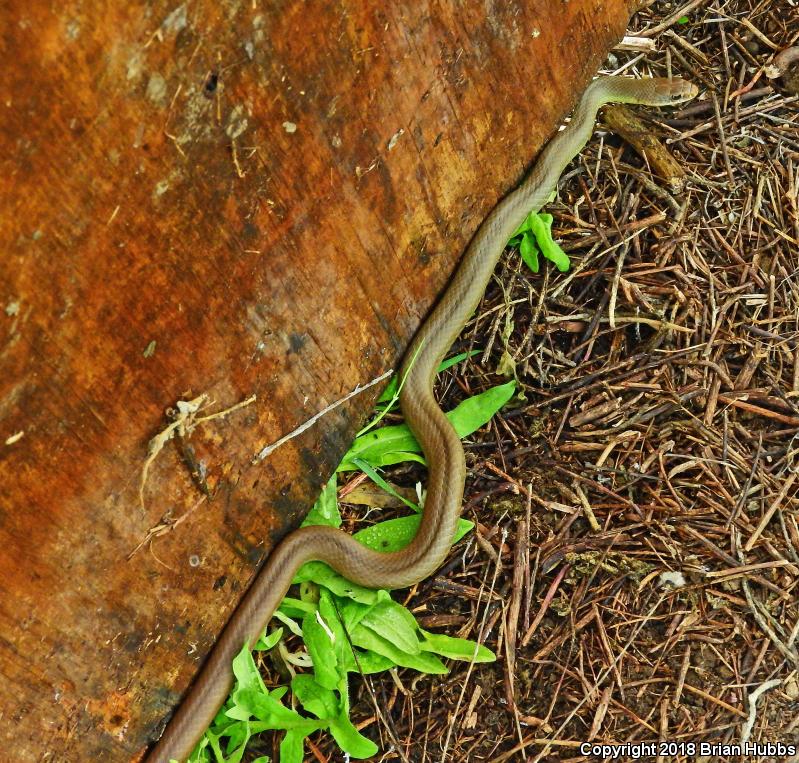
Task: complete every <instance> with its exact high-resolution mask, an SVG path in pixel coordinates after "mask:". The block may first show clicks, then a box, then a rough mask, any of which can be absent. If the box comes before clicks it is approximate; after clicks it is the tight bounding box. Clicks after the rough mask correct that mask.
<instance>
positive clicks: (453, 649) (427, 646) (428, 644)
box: [421, 630, 497, 662]
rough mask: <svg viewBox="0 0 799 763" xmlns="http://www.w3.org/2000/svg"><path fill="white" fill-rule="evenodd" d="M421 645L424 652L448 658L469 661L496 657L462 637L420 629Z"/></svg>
mask: <svg viewBox="0 0 799 763" xmlns="http://www.w3.org/2000/svg"><path fill="white" fill-rule="evenodd" d="M421 634H422V642H421V647H422V649H423V650H424V651H426V652H435V653H436V654H440V655H441V656H442V657H447V658H448V659H450V660H467V661H469V662H494V661H495V660H496V659H497V657H496V655H495V654H494V653H493V652H492V651H491V650H490V649H486V647H484V646H483V645H482V644H477V643H476V642H474V641H468V640H467V639H463V638H453V637H452V636H445V635H444V634H442V633H430V632H428V631H425V630H422V631H421Z"/></svg>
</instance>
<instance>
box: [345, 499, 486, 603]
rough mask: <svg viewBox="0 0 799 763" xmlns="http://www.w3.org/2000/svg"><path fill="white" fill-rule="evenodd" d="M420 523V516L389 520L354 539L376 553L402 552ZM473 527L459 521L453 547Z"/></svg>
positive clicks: (367, 528) (355, 536)
mask: <svg viewBox="0 0 799 763" xmlns="http://www.w3.org/2000/svg"><path fill="white" fill-rule="evenodd" d="M420 522H421V515H420V514H412V515H411V516H408V517H397V518H396V519H387V520H385V521H384V522H378V523H377V524H376V525H372V526H371V527H364V529H363V530H358V532H356V533H353V536H352V537H353V538H355V539H356V540H358V542H359V543H363V545H364V546H368V547H369V548H371V549H374V550H375V551H383V552H384V553H390V552H392V551H401V550H402V549H403V548H405V546H407V545H408V544H409V543H410V542H411V541H412V540H413V539H414V537H416V533H417V531H418V529H419V523H420ZM473 527H474V522H471V521H470V520H468V519H459V520H458V527H457V530H456V532H455V537H454V538H453V540H452V543H453V545H454V544H455V543H457V542H458V541H459V540H460V539H461V538H462V537H463V536H464V535H466V533H468V532H469V531H470V530H471V529H472V528H473ZM367 603H368V602H367Z"/></svg>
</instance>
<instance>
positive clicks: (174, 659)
mask: <svg viewBox="0 0 799 763" xmlns="http://www.w3.org/2000/svg"><path fill="white" fill-rule="evenodd" d="M626 18H627V8H626V6H625V2H624V0H607V1H606V2H599V1H598V0H570V1H569V2H560V3H551V2H548V0H535V2H530V3H524V4H521V3H519V4H517V3H513V2H509V3H492V2H489V3H482V2H476V1H469V2H463V3H457V2H453V1H452V0H445V2H443V3H440V4H434V5H432V6H428V5H427V4H423V3H415V2H408V1H406V2H400V3H388V4H385V3H379V4H372V7H371V8H368V9H367V8H365V7H364V4H359V3H348V2H342V3H325V2H312V3H288V2H283V3H281V2H273V3H258V2H257V1H256V0H252V2H250V1H248V2H238V1H237V0H224V1H223V2H221V3H220V2H216V1H214V2H212V1H211V0H196V1H195V2H192V3H187V4H183V5H175V4H172V3H165V2H154V3H145V2H143V0H133V1H132V2H127V3H118V2H110V0H106V2H96V3H88V4H87V3H70V2H66V3H63V4H49V3H48V4H45V3H28V2H23V0H11V1H10V2H6V3H4V4H3V8H2V10H0V29H2V37H0V50H2V60H3V62H4V66H3V80H4V88H3V97H2V121H0V162H2V173H0V200H1V201H2V217H1V218H0V308H2V309H1V310H0V327H1V328H2V344H0V590H2V595H1V596H0V684H1V685H0V738H2V740H3V743H2V747H3V756H4V757H5V758H8V759H14V760H16V761H34V760H41V759H59V760H108V761H111V760H126V759H129V758H131V757H135V756H137V755H139V754H141V752H142V751H143V749H144V748H145V746H146V745H147V743H148V740H149V739H151V738H152V737H153V736H154V735H155V734H156V731H157V728H158V725H159V723H160V722H161V721H162V719H163V718H164V717H165V716H166V715H167V714H168V713H169V712H170V710H171V709H172V708H173V706H174V705H175V704H176V703H177V702H178V700H179V698H180V696H181V693H182V692H183V691H184V690H185V688H186V686H187V685H188V684H189V682H190V681H191V679H192V676H193V674H194V672H195V670H196V668H197V666H198V664H199V662H200V661H201V660H202V658H203V656H204V655H205V654H206V652H207V651H208V649H209V647H210V646H211V644H212V643H213V641H214V638H215V634H216V633H217V632H218V631H219V630H220V628H221V626H222V624H223V623H224V622H225V620H226V619H227V618H228V616H229V615H230V613H231V611H232V610H233V608H234V607H235V605H236V602H237V600H238V599H239V597H240V595H241V593H242V591H243V590H244V589H245V588H246V586H247V584H248V582H249V581H250V579H251V577H252V575H253V574H254V572H255V571H256V569H257V568H258V565H259V563H260V562H261V560H262V559H263V558H264V555H265V554H266V553H267V552H268V550H269V548H270V547H271V545H272V544H273V542H274V541H275V539H276V538H278V537H279V536H281V535H282V534H283V533H285V532H286V531H287V530H288V529H289V528H290V527H291V526H293V525H294V524H295V523H296V522H297V521H298V520H299V518H300V517H301V516H302V515H303V513H304V512H305V511H306V510H307V508H308V506H309V505H310V504H311V503H312V501H313V499H314V497H315V496H316V494H317V493H318V491H319V488H320V486H321V485H322V484H323V483H324V482H325V480H326V479H327V477H328V475H329V473H330V472H331V470H332V469H333V468H334V466H335V465H336V463H337V461H338V460H339V458H340V457H341V455H342V453H343V451H344V449H345V447H346V445H347V443H348V441H349V440H350V438H351V437H352V435H353V432H354V430H355V428H356V427H357V425H358V423H359V422H360V421H361V419H362V417H363V416H364V414H365V413H366V412H367V411H368V409H369V408H370V406H371V405H372V403H373V400H374V395H375V393H376V391H377V389H378V388H377V387H373V388H372V389H371V390H370V391H368V392H366V393H364V394H362V395H360V396H358V397H355V398H353V399H352V400H351V401H350V402H348V403H347V404H346V405H344V406H341V407H339V408H337V409H336V410H335V411H333V412H331V413H330V414H329V415H327V416H326V417H324V419H322V420H321V421H320V422H319V423H318V424H316V425H315V426H314V427H312V428H311V429H309V430H308V431H307V432H305V433H304V434H303V435H301V436H299V437H297V438H296V439H293V440H291V441H290V442H289V443H287V444H286V445H285V446H283V447H281V448H280V449H278V450H276V451H275V452H274V453H272V454H271V455H270V457H269V458H268V459H266V460H264V461H263V462H258V461H256V460H254V456H255V455H256V454H257V453H258V452H259V451H260V450H261V448H263V447H264V446H265V445H267V444H268V443H270V442H273V441H274V440H276V439H278V438H279V437H280V436H281V435H284V434H285V433H286V432H289V431H290V430H292V429H293V428H294V427H296V426H297V425H299V424H300V423H302V422H303V421H305V420H306V419H308V418H310V417H311V416H312V415H314V414H315V413H316V412H318V411H319V410H321V409H322V408H324V407H325V405H327V404H329V403H331V402H332V401H334V400H336V399H338V398H340V397H342V396H343V395H345V394H346V393H347V392H349V391H350V390H352V389H353V388H354V387H355V386H356V385H357V384H358V383H365V382H368V381H369V380H371V379H373V378H376V377H377V376H379V375H380V374H382V373H383V372H384V371H386V370H387V369H389V368H391V367H392V366H393V365H394V364H395V363H396V361H397V359H398V358H399V357H400V355H401V354H402V351H403V348H404V347H405V345H406V342H407V341H408V339H409V337H410V336H411V335H412V334H413V332H414V330H415V328H416V327H417V326H418V324H419V322H420V320H421V319H422V317H423V316H424V314H425V312H426V311H427V309H428V308H429V306H430V304H431V302H432V300H433V299H434V296H435V294H436V293H437V292H438V291H439V289H440V288H441V287H442V286H443V285H444V283H445V282H446V280H447V278H448V275H449V273H450V272H451V270H452V268H453V266H454V264H455V263H456V262H457V260H458V258H459V256H460V253H461V252H462V250H463V247H464V245H465V243H466V242H467V240H468V239H469V236H470V235H471V233H472V232H473V231H474V229H475V227H476V226H477V225H478V224H479V222H480V220H481V219H482V218H483V216H484V215H485V213H486V212H487V210H488V209H490V207H491V206H492V205H493V204H494V203H495V202H496V200H497V199H498V198H499V197H500V196H501V195H502V194H503V193H504V192H505V191H506V190H507V189H508V188H509V187H510V186H512V185H513V183H514V182H515V181H516V180H517V179H518V178H519V177H520V176H521V174H522V171H523V169H524V168H525V167H526V166H527V165H528V163H529V162H530V159H531V157H532V156H533V155H534V153H535V151H536V149H537V148H538V147H540V146H541V145H542V143H543V142H544V140H545V138H546V136H547V135H548V134H549V133H550V132H551V131H552V129H553V128H554V126H555V125H556V123H557V121H558V120H559V119H560V118H561V117H562V115H563V114H564V113H565V112H566V111H567V109H568V108H569V106H570V105H571V104H572V103H573V102H574V100H575V98H576V97H577V95H578V94H579V92H580V91H581V89H582V88H583V87H584V85H585V84H586V83H587V81H588V79H589V78H590V76H591V74H592V72H593V71H594V70H595V68H596V67H597V65H598V64H599V62H600V61H601V58H602V56H603V55H604V53H605V51H606V49H607V48H608V47H609V46H610V45H611V44H612V43H613V42H614V41H615V40H616V39H617V38H618V37H620V35H621V34H622V33H623V31H624V25H625V21H626ZM201 394H205V395H207V396H208V403H207V406H206V407H205V408H204V409H203V411H202V412H201V414H200V415H204V414H208V413H212V412H214V411H217V410H220V409H222V408H226V407H229V406H231V405H234V404H236V403H238V402H240V401H244V400H246V399H248V398H250V396H252V395H256V396H257V399H256V400H255V401H254V402H252V403H250V404H249V405H247V406H244V407H241V408H240V409H238V410H236V411H233V412H231V413H230V414H229V415H227V416H225V417H220V418H217V419H213V420H209V421H206V422H204V423H200V424H198V425H197V426H196V427H195V428H194V429H193V431H192V432H191V433H190V435H189V436H188V437H187V438H186V440H187V442H188V446H189V447H190V448H191V449H192V450H193V452H194V454H195V459H196V462H197V463H198V464H202V465H204V466H203V467H202V468H204V469H207V476H206V480H207V485H208V488H209V490H210V492H211V493H212V494H213V500H207V499H204V495H203V493H202V492H201V491H200V489H199V488H198V486H197V485H196V484H195V482H193V480H192V476H191V469H190V467H189V465H187V461H191V459H190V458H186V457H185V456H183V455H181V449H180V448H178V447H177V446H176V440H174V439H173V440H171V441H169V442H166V443H165V446H164V448H163V450H161V452H160V453H158V455H157V457H155V458H154V459H153V460H152V463H151V465H150V468H149V476H148V480H147V484H146V487H145V491H144V496H145V503H144V507H143V508H142V506H140V501H139V483H140V478H141V474H142V470H143V468H144V465H145V463H146V462H147V460H148V455H147V454H148V442H149V441H150V440H151V438H153V437H155V436H156V435H157V434H158V433H159V432H162V431H163V430H164V428H165V427H166V426H167V425H168V424H169V421H168V420H167V419H166V418H165V417H164V411H165V409H166V408H168V407H174V406H175V404H176V402H177V401H178V400H188V399H192V398H195V397H197V396H199V395H201ZM159 528H160V529H163V530H168V529H169V528H171V530H170V531H166V532H163V534H161V535H159V536H158V537H155V538H153V539H152V540H151V542H147V539H148V538H150V537H151V535H150V534H151V533H152V532H153V531H154V530H158V529H159Z"/></svg>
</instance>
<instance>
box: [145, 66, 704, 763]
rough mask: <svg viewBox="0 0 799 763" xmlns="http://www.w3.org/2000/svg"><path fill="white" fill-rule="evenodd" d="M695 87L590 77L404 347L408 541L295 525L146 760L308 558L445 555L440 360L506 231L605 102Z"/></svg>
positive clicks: (225, 680) (453, 453) (447, 498)
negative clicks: (416, 457)
mask: <svg viewBox="0 0 799 763" xmlns="http://www.w3.org/2000/svg"><path fill="white" fill-rule="evenodd" d="M696 93H697V88H696V86H695V85H693V84H691V83H689V82H686V81H685V80H682V79H662V78H652V79H641V80H638V79H630V78H626V77H601V78H599V79H596V80H594V81H593V82H592V83H591V85H589V87H588V88H587V89H586V91H585V93H584V94H583V96H582V98H581V99H580V101H579V103H578V104H577V106H576V108H575V110H574V113H573V115H572V118H571V120H570V121H569V123H568V125H567V126H566V127H565V128H564V129H563V130H561V131H560V132H558V133H557V134H556V135H555V136H554V137H553V138H552V139H551V140H550V142H549V143H548V144H547V145H546V147H545V148H544V149H543V151H542V152H541V154H540V156H539V158H538V161H536V162H535V164H534V165H533V167H532V169H531V170H530V172H529V173H528V174H527V176H526V177H525V179H524V180H523V181H522V183H521V185H519V187H518V188H516V190H514V191H512V192H511V193H510V194H508V195H507V196H506V197H505V198H504V199H503V200H502V201H500V202H499V204H497V206H496V207H495V208H494V209H493V210H492V212H491V213H490V214H489V215H488V217H486V219H485V220H484V221H483V223H482V224H481V225H480V227H479V228H478V230H477V233H476V234H475V236H474V238H473V239H472V241H471V243H470V244H469V247H468V248H467V249H466V252H465V253H464V256H463V259H462V260H461V263H460V266H459V267H458V269H457V271H456V273H455V275H454V276H453V278H452V280H451V281H450V284H449V286H448V288H447V289H446V291H445V292H444V294H443V296H442V297H441V299H440V300H439V302H438V304H437V305H436V307H435V308H434V309H433V311H432V312H431V314H430V316H429V317H428V319H427V320H426V321H425V323H424V324H423V325H422V327H421V328H420V329H419V332H418V333H417V335H416V337H415V339H414V341H413V343H412V344H411V346H410V348H409V349H408V351H407V354H406V356H405V361H404V363H403V369H402V374H403V376H404V377H405V384H404V386H403V388H402V391H401V394H400V405H401V407H402V411H403V413H404V415H405V420H406V422H407V423H408V425H409V426H410V428H411V430H412V431H413V433H414V435H415V436H416V438H417V440H418V441H419V443H420V445H421V447H422V450H423V451H424V454H425V458H426V459H427V464H428V484H427V498H426V500H425V505H424V510H423V513H422V520H421V523H420V525H419V529H418V532H417V534H416V537H415V538H414V539H413V541H411V543H410V544H409V545H408V546H407V547H406V548H404V549H403V550H402V551H396V552H392V553H380V552H377V551H372V550H370V549H368V548H366V547H364V546H362V545H360V544H359V543H358V542H357V541H355V540H353V538H352V537H351V536H350V535H347V534H346V533H344V532H343V531H341V530H338V529H335V528H332V527H305V528H301V529H299V530H296V531H294V532H292V533H291V534H290V535H288V536H287V537H286V538H285V539H284V540H283V542H282V543H281V544H280V545H279V546H278V547H277V548H276V549H275V550H274V551H273V552H272V553H271V555H270V556H269V558H268V559H267V561H266V563H265V564H264V566H263V568H262V569H261V571H260V573H259V574H258V576H257V577H256V578H255V581H254V582H253V583H252V585H251V586H250V589H249V590H248V592H247V594H246V595H245V597H244V598H243V599H242V601H241V603H240V605H239V606H238V608H237V609H236V611H235V613H234V614H233V616H232V617H231V619H230V621H229V622H228V624H227V626H226V627H225V629H224V631H223V632H222V635H221V637H220V638H219V640H218V641H217V643H216V645H215V646H214V648H213V650H212V652H211V655H210V657H209V658H208V659H207V661H206V662H205V664H204V665H203V666H202V669H201V670H200V673H199V675H198V677H197V679H196V680H195V682H194V684H193V686H192V687H191V688H190V690H189V692H188V694H187V695H186V697H185V699H184V700H183V702H182V704H181V705H180V707H179V708H178V710H177V712H176V713H175V715H174V716H173V717H172V719H171V721H170V722H169V724H168V725H167V727H166V730H165V731H164V733H163V735H162V736H161V739H160V740H159V741H158V743H157V744H156V746H155V747H154V749H153V750H152V752H151V753H150V754H149V756H148V757H147V761H148V763H169V761H170V760H171V759H176V760H179V761H184V760H185V759H186V758H187V757H188V756H189V755H190V754H191V752H192V750H193V749H194V747H195V745H196V744H197V742H198V741H199V740H200V738H201V737H202V735H203V733H204V731H205V729H206V728H207V727H208V725H209V724H210V722H211V721H212V720H213V718H214V715H215V714H216V712H217V711H218V709H219V707H220V706H221V705H222V703H223V702H224V701H225V699H226V698H227V696H228V693H229V691H230V688H231V685H232V681H233V676H232V671H231V662H232V660H233V657H234V656H235V655H236V654H237V653H238V652H239V651H240V650H241V648H242V646H243V645H244V644H245V643H247V644H249V645H253V644H254V643H255V642H256V641H257V639H258V637H259V636H260V635H261V634H262V633H263V631H264V628H265V627H266V624H267V623H268V622H269V619H270V618H271V617H272V614H273V612H274V610H275V609H276V608H277V606H278V605H279V604H280V601H281V599H282V598H283V596H284V595H285V593H286V591H287V590H288V588H289V585H290V584H291V580H292V578H293V577H294V574H295V573H296V571H297V570H298V569H299V567H300V566H301V565H302V564H304V563H305V562H308V561H311V560H319V561H323V562H326V563H327V564H329V565H330V566H331V567H333V569H335V570H336V571H337V572H339V573H340V574H342V575H344V576H345V577H347V578H349V579H350V580H352V581H353V582H355V583H359V584H360V585H363V586H368V587H370V588H389V589H391V588H403V587H405V586H410V585H413V584H414V583H417V582H419V581H420V580H422V579H423V578H425V577H427V576H428V575H430V574H431V573H432V572H433V571H434V570H435V569H436V568H437V567H438V566H439V565H440V564H441V562H442V561H443V560H444V558H445V556H446V555H447V553H448V551H449V548H450V545H451V543H452V539H453V537H454V534H455V527H456V523H457V521H458V517H459V514H460V508H461V500H462V497H463V489H464V481H465V477H466V463H465V459H464V453H463V447H462V446H461V442H460V440H459V439H458V436H457V434H456V433H455V430H454V429H453V428H452V425H451V424H450V423H449V421H448V420H447V418H446V416H445V415H444V413H443V412H442V410H441V409H440V408H439V406H438V404H437V403H436V401H435V398H434V397H433V377H434V375H435V372H436V369H437V368H438V365H439V364H440V362H441V360H442V359H443V357H444V354H445V353H446V352H447V350H448V349H449V348H450V346H451V345H452V343H453V342H454V340H455V339H456V337H457V335H458V334H459V332H460V330H461V329H462V328H463V326H464V325H465V323H466V321H467V320H468V319H469V317H470V316H471V315H472V313H473V312H474V311H475V309H476V308H477V305H478V303H479V301H480V298H481V297H482V295H483V292H484V291H485V288H486V285H487V284H488V280H489V279H490V277H491V274H492V273H493V271H494V267H495V265H496V263H497V261H498V260H499V257H500V255H501V254H502V252H503V251H504V249H505V245H506V244H507V242H508V239H510V238H511V236H512V235H513V233H514V232H515V231H516V229H517V228H518V227H519V225H520V224H521V223H522V221H523V220H524V218H525V217H526V216H527V214H528V213H529V212H531V211H537V210H539V209H540V208H541V207H542V206H543V205H544V204H545V203H546V202H547V200H548V198H549V196H550V194H551V193H552V191H553V190H554V189H555V187H556V185H557V182H558V177H559V176H560V174H561V172H562V171H563V169H564V168H565V166H566V165H567V164H568V163H569V162H570V161H571V159H572V158H573V157H574V156H575V155H576V154H578V153H579V152H580V150H581V149H582V148H583V146H584V145H585V144H586V142H587V141H588V139H589V137H590V136H591V133H592V131H593V126H594V120H595V118H596V113H597V111H598V109H599V108H600V107H601V106H603V105H604V104H606V103H636V104H645V105H649V106H667V105H671V104H675V103H680V102H682V101H686V100H690V99H691V98H693V97H694V96H695V95H696ZM411 359H413V360H411Z"/></svg>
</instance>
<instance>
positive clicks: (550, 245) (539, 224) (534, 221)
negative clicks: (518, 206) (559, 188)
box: [530, 213, 570, 273]
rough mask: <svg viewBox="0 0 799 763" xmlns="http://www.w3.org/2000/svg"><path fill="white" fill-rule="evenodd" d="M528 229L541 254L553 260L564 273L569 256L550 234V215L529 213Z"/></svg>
mask: <svg viewBox="0 0 799 763" xmlns="http://www.w3.org/2000/svg"><path fill="white" fill-rule="evenodd" d="M530 230H531V231H532V233H533V235H534V236H535V241H536V244H538V248H539V249H540V250H541V254H543V255H544V257H546V258H547V259H548V260H550V261H551V262H554V263H555V267H557V269H558V270H559V271H560V272H561V273H565V272H566V271H567V270H568V269H569V265H570V262H569V257H568V256H567V254H566V252H564V251H563V249H561V248H560V245H559V244H558V243H557V242H556V241H555V239H554V238H553V236H552V215H550V214H546V213H543V214H537V215H531V217H530Z"/></svg>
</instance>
